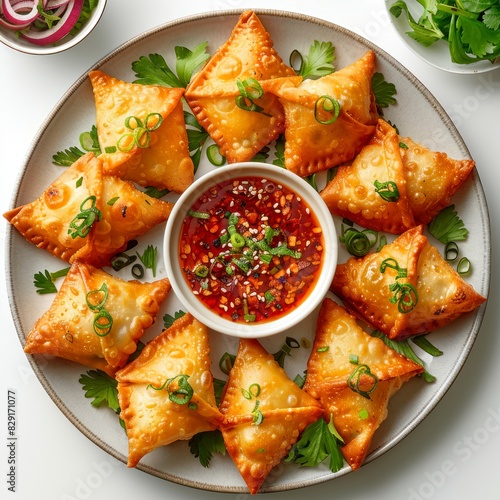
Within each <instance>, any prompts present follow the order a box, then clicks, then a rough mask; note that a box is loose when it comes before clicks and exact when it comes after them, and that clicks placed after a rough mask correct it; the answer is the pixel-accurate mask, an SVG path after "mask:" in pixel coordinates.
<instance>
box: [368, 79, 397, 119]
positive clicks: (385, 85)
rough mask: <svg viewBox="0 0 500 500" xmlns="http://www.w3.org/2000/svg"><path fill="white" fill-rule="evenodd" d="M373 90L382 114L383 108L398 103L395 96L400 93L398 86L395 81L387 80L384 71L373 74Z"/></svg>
mask: <svg viewBox="0 0 500 500" xmlns="http://www.w3.org/2000/svg"><path fill="white" fill-rule="evenodd" d="M372 90H373V94H374V96H375V102H376V104H377V108H378V109H379V113H380V114H382V113H381V109H382V108H388V107H389V106H390V105H392V104H396V103H397V100H396V98H395V97H394V96H395V95H396V94H397V93H398V91H397V90H396V86H395V85H394V84H393V83H389V82H387V81H386V80H385V78H384V75H383V74H382V73H374V74H373V77H372Z"/></svg>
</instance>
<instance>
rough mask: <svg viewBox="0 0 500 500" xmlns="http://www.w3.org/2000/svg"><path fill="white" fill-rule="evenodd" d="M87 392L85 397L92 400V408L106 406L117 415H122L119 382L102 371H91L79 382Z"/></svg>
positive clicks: (81, 377)
mask: <svg viewBox="0 0 500 500" xmlns="http://www.w3.org/2000/svg"><path fill="white" fill-rule="evenodd" d="M78 381H79V382H80V384H82V386H83V387H82V389H83V390H84V391H85V397H86V398H89V399H92V398H93V400H92V402H91V403H92V406H101V405H103V404H106V405H107V406H108V407H109V408H111V409H112V410H113V411H114V412H115V413H120V404H119V403H118V389H117V385H118V382H117V381H116V380H115V379H114V378H113V377H110V376H109V375H108V374H107V373H105V372H103V371H102V370H99V369H97V370H90V371H88V372H87V373H86V374H82V375H81V376H80V379H79V380H78Z"/></svg>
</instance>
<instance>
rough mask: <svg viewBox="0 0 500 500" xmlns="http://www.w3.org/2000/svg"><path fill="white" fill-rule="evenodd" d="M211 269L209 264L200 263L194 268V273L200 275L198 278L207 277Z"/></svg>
mask: <svg viewBox="0 0 500 500" xmlns="http://www.w3.org/2000/svg"><path fill="white" fill-rule="evenodd" d="M208 273H209V269H208V267H207V266H205V265H204V264H200V265H199V266H196V268H195V270H194V274H195V275H196V276H198V278H206V277H207V276H208Z"/></svg>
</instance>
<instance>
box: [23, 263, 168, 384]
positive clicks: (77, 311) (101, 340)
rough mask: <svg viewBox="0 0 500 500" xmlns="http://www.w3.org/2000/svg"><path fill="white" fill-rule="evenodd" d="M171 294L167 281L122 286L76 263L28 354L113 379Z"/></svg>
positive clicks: (36, 329) (34, 331) (30, 339)
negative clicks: (67, 362) (69, 363)
mask: <svg viewBox="0 0 500 500" xmlns="http://www.w3.org/2000/svg"><path fill="white" fill-rule="evenodd" d="M169 291H170V282H169V281H168V279H166V278H164V279H161V280H158V281H156V282H152V283H141V282H139V281H135V280H133V281H124V280H122V279H120V278H117V277H115V276H112V275H110V274H108V273H106V272H104V271H103V270H101V269H97V268H95V267H93V266H91V265H88V264H84V263H83V262H79V261H75V262H74V263H73V264H72V266H71V268H70V269H69V271H68V274H67V275H66V277H65V279H64V281H63V283H62V285H61V287H60V289H59V291H58V292H57V295H56V297H55V299H54V301H53V303H52V305H51V306H50V308H49V309H48V310H47V311H46V312H45V313H44V314H43V315H42V316H41V317H40V318H39V319H38V321H37V322H36V324H35V326H34V327H33V329H32V330H31V331H30V333H29V335H28V338H27V340H26V345H25V348H24V350H25V352H26V353H29V354H50V355H53V356H58V357H61V358H65V359H69V360H71V361H75V362H77V363H80V364H83V365H85V366H89V367H91V368H97V369H101V370H103V371H105V372H106V373H108V374H110V375H113V374H114V372H115V371H116V370H117V369H118V368H121V367H122V366H124V365H125V363H126V362H127V360H128V358H129V356H130V355H131V354H132V353H133V352H135V350H136V348H137V342H138V341H139V339H140V338H141V337H142V336H143V334H144V331H145V330H146V328H148V327H150V326H151V325H152V324H153V322H154V321H155V318H156V315H157V314H158V311H159V309H160V306H161V304H162V302H163V301H164V299H165V297H166V296H167V294H168V292H169Z"/></svg>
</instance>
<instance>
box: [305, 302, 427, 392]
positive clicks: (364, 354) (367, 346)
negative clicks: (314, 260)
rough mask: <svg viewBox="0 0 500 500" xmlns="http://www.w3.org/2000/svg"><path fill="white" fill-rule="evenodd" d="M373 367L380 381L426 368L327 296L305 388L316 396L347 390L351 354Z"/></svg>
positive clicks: (318, 324)
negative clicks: (389, 344) (400, 352)
mask: <svg viewBox="0 0 500 500" xmlns="http://www.w3.org/2000/svg"><path fill="white" fill-rule="evenodd" d="M351 354H352V355H355V356H357V358H358V359H359V363H362V364H365V365H367V366H369V367H370V371H371V373H373V375H375V376H376V377H377V379H378V380H390V379H392V378H394V377H399V376H401V375H404V374H407V373H409V372H413V371H415V370H416V371H417V373H419V372H421V371H422V367H420V366H419V365H417V364H415V363H414V362H413V361H410V360H409V359H407V358H405V357H404V356H402V355H401V354H398V353H397V352H396V351H394V350H393V349H391V348H389V347H387V345H386V344H385V343H384V342H383V341H382V340H381V339H379V338H377V337H372V336H371V335H369V334H368V333H366V332H365V331H364V330H363V329H362V328H361V327H360V326H359V325H358V323H357V321H356V318H355V317H354V316H352V315H351V314H349V313H348V312H347V311H346V310H345V309H344V308H343V307H342V306H340V305H338V304H336V303H335V302H334V301H333V300H331V299H329V298H326V299H325V300H324V301H323V303H322V306H321V308H320V312H319V317H318V323H317V328H316V337H315V341H314V346H313V348H312V353H311V356H310V358H309V362H308V365H307V377H306V383H305V386H304V389H305V390H306V391H307V392H308V393H309V394H311V395H312V396H313V397H316V398H317V397H319V396H320V395H321V394H322V393H325V392H331V391H334V390H338V389H343V388H345V387H346V386H347V380H348V378H349V377H350V376H351V374H352V373H353V371H354V369H355V368H356V365H353V363H352V362H351V359H350V355H351Z"/></svg>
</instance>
